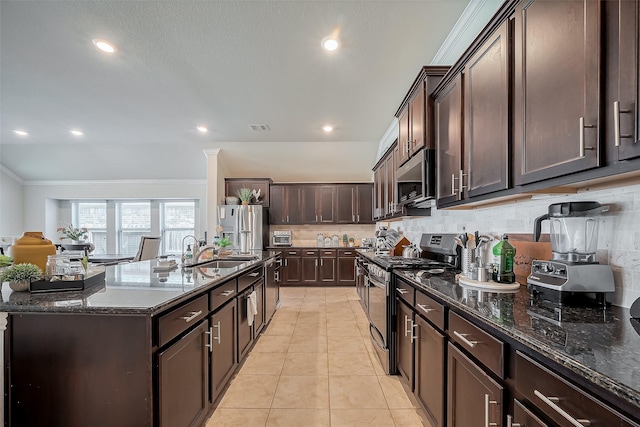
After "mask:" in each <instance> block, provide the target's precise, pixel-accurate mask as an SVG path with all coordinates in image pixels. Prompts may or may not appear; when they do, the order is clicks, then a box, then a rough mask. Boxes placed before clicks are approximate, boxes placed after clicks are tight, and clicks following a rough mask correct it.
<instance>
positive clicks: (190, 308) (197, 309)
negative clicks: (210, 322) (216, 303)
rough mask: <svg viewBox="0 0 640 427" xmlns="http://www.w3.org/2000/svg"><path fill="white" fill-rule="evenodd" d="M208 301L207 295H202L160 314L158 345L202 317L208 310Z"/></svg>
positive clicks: (166, 341)
mask: <svg viewBox="0 0 640 427" xmlns="http://www.w3.org/2000/svg"><path fill="white" fill-rule="evenodd" d="M208 301H209V298H208V297H207V295H202V296H201V297H198V298H196V299H195V300H193V301H191V302H188V303H186V304H184V305H181V306H180V307H178V308H176V309H174V310H172V311H170V312H169V313H167V314H164V315H162V316H161V317H160V319H159V320H158V340H159V343H158V345H159V346H160V347H162V346H163V345H165V344H166V343H168V342H169V341H171V340H172V339H174V338H175V337H177V336H178V335H180V334H181V333H182V332H184V331H186V330H187V329H188V328H189V327H191V326H193V325H195V324H196V323H198V322H199V321H200V320H201V319H204V318H205V317H206V316H207V314H208V312H209V310H208V308H209V307H208Z"/></svg>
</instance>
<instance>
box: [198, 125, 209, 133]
mask: <svg viewBox="0 0 640 427" xmlns="http://www.w3.org/2000/svg"><path fill="white" fill-rule="evenodd" d="M196 129H198V132H200V133H207V132H209V129H207V128H206V127H204V126H196Z"/></svg>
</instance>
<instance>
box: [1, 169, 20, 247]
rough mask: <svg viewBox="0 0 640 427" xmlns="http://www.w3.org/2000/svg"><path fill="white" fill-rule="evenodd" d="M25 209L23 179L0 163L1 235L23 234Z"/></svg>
mask: <svg viewBox="0 0 640 427" xmlns="http://www.w3.org/2000/svg"><path fill="white" fill-rule="evenodd" d="M23 210H24V206H23V186H22V180H21V179H20V178H18V177H17V176H16V175H15V174H13V173H12V172H11V171H9V170H8V169H6V168H4V167H3V166H2V165H0V237H5V236H6V237H9V236H14V237H15V236H21V235H22V232H23V231H24V225H23V221H22V217H23Z"/></svg>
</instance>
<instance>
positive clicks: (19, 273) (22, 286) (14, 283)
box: [0, 262, 42, 292]
mask: <svg viewBox="0 0 640 427" xmlns="http://www.w3.org/2000/svg"><path fill="white" fill-rule="evenodd" d="M41 277H42V270H40V267H38V266H37V265H35V264H30V263H28V262H25V263H22V264H15V265H12V266H10V267H7V268H6V270H4V271H3V272H2V275H0V282H9V287H10V288H11V289H13V290H14V291H18V292H20V291H28V290H29V284H30V283H31V281H32V280H37V279H40V278H41Z"/></svg>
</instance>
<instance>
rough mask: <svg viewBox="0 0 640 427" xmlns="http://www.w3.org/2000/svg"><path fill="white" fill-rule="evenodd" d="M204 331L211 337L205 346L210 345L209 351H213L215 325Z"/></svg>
mask: <svg viewBox="0 0 640 427" xmlns="http://www.w3.org/2000/svg"><path fill="white" fill-rule="evenodd" d="M204 333H205V334H207V336H208V338H209V339H208V341H209V342H208V343H207V344H205V345H204V346H205V347H208V348H209V353H211V352H212V351H213V339H212V337H213V327H209V330H208V331H205V332H204Z"/></svg>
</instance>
